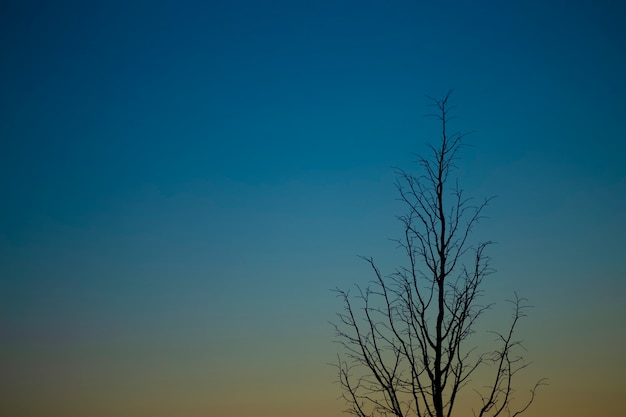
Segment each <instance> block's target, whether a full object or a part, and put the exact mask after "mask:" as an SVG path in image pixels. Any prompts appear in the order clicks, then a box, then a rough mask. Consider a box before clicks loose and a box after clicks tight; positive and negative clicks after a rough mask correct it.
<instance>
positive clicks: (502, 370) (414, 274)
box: [334, 92, 544, 417]
mask: <svg viewBox="0 0 626 417" xmlns="http://www.w3.org/2000/svg"><path fill="white" fill-rule="evenodd" d="M449 97H450V92H449V93H448V94H447V95H446V96H445V97H444V98H443V99H442V100H435V99H433V105H434V107H435V109H436V114H435V115H434V116H435V117H436V118H437V119H438V120H439V122H440V123H441V138H440V139H441V140H440V142H439V144H438V145H437V146H435V145H430V146H429V149H430V151H431V155H430V156H429V157H428V158H424V157H419V158H418V163H419V166H420V167H421V169H422V171H423V173H422V175H420V176H413V175H412V174H410V173H408V172H406V171H404V170H400V169H399V170H397V182H396V187H397V190H398V193H399V195H400V200H401V201H402V202H403V203H404V204H405V206H406V208H407V212H406V214H404V215H402V216H399V220H400V222H401V224H402V225H403V229H404V230H403V232H404V233H403V235H402V238H400V239H398V240H397V243H398V245H399V247H400V248H401V249H402V250H403V252H404V253H405V254H406V258H407V264H406V265H405V266H402V267H399V268H397V269H396V270H395V272H393V273H392V274H390V275H383V274H382V273H381V272H380V271H379V269H378V267H377V266H376V264H375V263H374V260H373V259H372V258H363V259H365V260H366V261H367V262H368V263H369V265H370V266H371V268H372V270H373V272H374V276H375V279H374V280H373V281H372V282H371V284H370V285H369V286H368V287H367V288H365V289H361V288H360V287H358V286H357V292H358V293H357V294H356V296H352V295H351V294H350V293H349V292H348V291H343V290H339V289H337V290H336V291H337V293H338V295H339V297H341V298H342V300H343V303H344V310H343V312H341V313H339V314H338V322H337V323H335V324H334V327H335V330H336V335H337V337H338V341H339V342H340V343H341V345H342V346H343V350H344V352H342V354H340V355H339V357H338V364H337V369H338V373H339V383H340V385H341V388H342V393H343V398H344V399H345V400H346V402H347V404H348V412H350V413H352V414H354V415H356V416H358V417H373V416H397V417H408V416H418V417H451V416H453V415H454V411H455V405H456V404H457V400H458V398H459V393H460V392H461V390H462V389H463V388H464V387H465V386H466V385H467V384H468V382H470V377H472V376H474V375H476V374H477V373H478V372H477V371H478V370H481V371H480V372H481V375H483V372H482V371H483V370H487V371H489V372H490V374H489V375H490V377H489V378H490V379H489V383H488V385H487V386H486V387H485V386H482V387H480V388H476V389H474V392H475V394H476V396H477V397H476V401H477V406H476V408H474V409H473V414H474V416H478V417H497V416H500V415H502V416H505V415H506V416H513V417H514V416H517V415H519V414H520V413H523V412H524V411H526V410H527V409H528V407H529V406H530V405H531V404H532V402H533V401H534V399H535V393H536V391H537V388H538V387H539V386H541V385H543V384H544V380H539V381H538V382H537V383H536V384H534V386H532V388H531V389H530V391H529V393H528V394H527V396H526V397H525V398H523V399H522V400H521V403H515V404H514V402H513V397H514V394H515V390H514V388H513V382H514V379H515V377H516V376H517V374H518V373H519V372H520V371H521V370H523V369H524V368H526V367H527V366H528V363H527V362H525V361H524V358H523V356H522V354H521V353H522V352H523V350H524V349H523V346H522V345H521V341H520V340H517V339H516V338H515V337H514V334H515V331H516V328H517V325H518V322H519V320H520V319H521V318H522V317H524V316H525V311H526V309H527V308H528V305H527V304H526V300H525V299H523V298H519V297H518V296H517V294H515V297H514V299H513V300H512V301H511V303H512V307H513V308H512V310H513V314H512V322H511V323H510V326H509V327H508V331H506V332H504V333H497V332H493V334H494V335H495V338H496V339H497V347H495V348H492V349H488V350H487V352H482V351H480V350H479V349H478V348H477V347H476V346H475V345H474V340H473V339H472V338H471V335H472V334H473V333H474V331H475V327H476V323H477V321H478V319H479V318H481V316H482V315H483V313H484V312H485V311H486V310H488V309H489V308H491V305H489V304H488V305H481V304H480V303H479V298H480V296H481V292H482V285H481V284H482V282H483V279H484V278H485V277H486V276H487V275H489V274H490V273H491V272H492V270H491V269H490V267H489V257H488V256H487V255H486V249H487V247H488V246H489V245H490V244H491V242H482V243H477V244H471V243H470V235H471V232H472V229H473V227H474V226H475V225H476V224H477V223H478V221H479V220H480V219H481V216H482V212H483V209H484V208H485V207H486V206H487V205H488V204H489V202H490V200H491V199H485V200H483V201H482V202H479V203H475V202H474V200H472V199H470V198H467V197H466V196H465V195H464V193H463V189H462V188H460V187H459V184H458V180H456V179H455V178H454V177H453V174H454V171H455V168H456V167H455V162H456V161H457V156H458V155H457V154H458V152H459V149H460V148H461V147H462V145H463V137H464V135H463V134H462V133H453V134H450V133H449V132H448V131H447V130H446V129H447V125H448V122H449V114H448V113H449V109H450V107H449V105H448V100H449ZM515 405H517V408H514V406H515ZM462 414H463V415H467V414H469V412H468V410H465V411H463V413H462Z"/></svg>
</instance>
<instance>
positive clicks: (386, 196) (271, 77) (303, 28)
mask: <svg viewBox="0 0 626 417" xmlns="http://www.w3.org/2000/svg"><path fill="white" fill-rule="evenodd" d="M625 21H626V3H624V2H623V1H619V0H616V1H605V0H596V1H591V0H590V1H576V0H572V1H552V0H524V1H521V0H520V1H474V2H470V1H445V2H437V1H421V0H414V1H368V0H361V1H348V0H345V1H343V0H334V1H325V0H316V1H296V0H291V1H237V0H230V1H215V0H212V1H205V2H200V1H198V2H192V1H176V2H174V1H171V2H166V1H105V2H91V1H75V2H68V1H55V2H46V1H17V0H15V1H13V0H10V1H3V2H2V4H1V5H0V59H1V65H0V414H1V415H3V416H14V417H41V416H46V417H79V416H81V417H85V416H88V417H114V416H116V417H117V416H119V417H201V416H242V417H248V416H249V417H252V416H255V417H291V416H299V417H320V416H328V417H339V416H341V415H342V410H343V409H344V403H343V402H342V401H341V400H339V399H338V397H339V396H340V394H341V393H340V391H339V390H340V387H339V385H338V384H337V383H335V381H336V375H335V370H334V369H333V368H332V367H331V366H329V365H328V364H329V363H333V362H334V361H335V360H336V354H337V352H339V349H340V346H339V345H337V344H336V343H334V340H335V337H334V333H333V329H332V327H331V326H330V325H329V323H328V322H329V321H331V320H333V319H334V317H335V314H336V313H337V312H338V311H340V309H341V308H342V305H341V302H340V300H339V299H337V298H336V297H335V295H334V294H333V293H332V291H331V289H332V288H335V287H340V288H344V289H348V288H350V287H351V286H352V285H353V284H354V283H358V284H361V285H366V284H367V282H368V281H369V280H371V279H372V278H373V276H372V275H371V274H370V270H369V269H368V266H367V264H366V263H365V262H364V261H362V260H361V259H359V258H358V255H364V256H373V257H374V258H375V259H376V260H377V262H378V264H379V266H380V268H381V270H382V271H383V272H392V270H393V268H394V267H395V266H397V265H398V262H401V261H402V257H401V256H400V254H399V253H398V252H397V251H396V249H395V245H394V244H393V242H391V241H390V240H389V239H390V238H395V237H398V235H399V233H401V232H402V228H401V225H400V223H399V222H398V221H397V220H396V219H395V216H397V215H399V214H402V213H403V211H402V210H403V208H402V206H401V205H400V204H399V203H398V201H397V200H396V198H397V196H396V193H395V189H394V185H393V184H394V173H393V167H402V168H405V169H407V170H410V169H417V166H416V165H415V164H414V161H415V156H414V153H418V154H422V153H424V152H426V150H427V148H426V146H425V145H426V143H428V142H436V141H437V140H438V130H439V126H438V125H437V123H436V120H434V119H432V118H428V117H423V116H424V115H425V114H427V113H429V112H430V111H431V108H429V107H428V104H429V99H428V98H427V96H433V97H442V96H444V95H445V94H446V92H447V91H448V90H449V89H454V92H453V93H452V96H451V102H452V104H453V105H454V106H455V107H454V109H453V113H454V115H455V116H456V118H455V119H454V120H453V121H452V122H451V126H450V128H451V129H452V130H454V131H466V132H469V131H471V132H472V133H471V134H470V135H468V136H467V142H468V143H470V144H471V145H472V146H471V147H466V148H464V150H463V153H462V155H461V157H462V159H460V160H459V161H458V165H459V171H458V173H459V181H460V183H461V185H462V186H463V187H464V188H465V189H466V192H467V193H468V194H470V195H473V196H476V197H477V198H482V197H487V196H492V195H497V196H498V197H497V198H496V199H494V200H493V202H492V204H491V205H490V206H489V207H488V209H487V210H486V214H487V216H488V218H487V219H484V220H483V221H481V223H480V225H479V227H478V228H477V229H476V234H475V237H476V239H477V240H480V239H482V240H485V239H490V240H493V241H496V242H497V245H494V246H493V247H492V248H491V250H490V255H491V257H492V265H493V267H494V268H495V269H497V273H496V274H493V275H491V276H489V278H488V280H487V281H486V285H485V299H486V300H488V301H493V302H496V303H497V304H496V306H495V308H494V310H493V311H492V312H491V313H490V314H489V315H487V316H485V320H486V321H485V325H487V327H489V326H488V325H489V324H493V326H494V327H495V328H498V326H499V325H500V324H501V320H500V318H502V317H508V314H509V312H508V310H507V308H508V307H507V305H506V302H505V301H504V300H506V299H507V298H510V297H512V295H513V292H514V291H517V292H518V293H519V294H520V295H521V296H524V297H527V298H528V299H529V300H530V301H529V302H530V304H532V305H533V306H534V308H533V309H532V310H531V311H530V312H529V317H527V318H526V319H525V321H524V322H522V324H521V327H520V333H519V335H520V337H521V338H523V339H524V340H525V346H526V348H527V349H528V352H527V354H526V356H527V358H528V359H529V360H532V361H533V362H534V364H533V366H532V367H531V368H529V369H528V371H527V372H526V374H525V376H524V377H523V378H522V379H521V380H520V382H519V385H518V388H519V389H520V392H519V396H520V397H521V396H523V395H524V394H525V393H526V388H528V386H529V385H530V384H531V383H532V381H534V380H536V379H538V378H541V377H547V378H549V384H550V385H549V386H548V387H545V388H544V389H543V390H542V391H540V395H539V397H538V399H537V401H536V403H535V405H534V408H532V409H531V410H530V411H529V412H528V413H526V414H525V416H527V417H543V416H556V417H561V416H562V417H565V416H567V417H583V416H585V417H588V416H591V415H596V416H605V417H621V416H623V415H624V414H623V413H624V411H623V410H624V404H623V401H624V395H626V383H625V382H624V375H626V357H625V356H624V353H623V351H624V346H625V345H626V325H625V323H626V303H625V302H624V295H625V294H626V241H625V238H624V237H625V236H626V163H625V162H624V161H625V159H626V75H625V74H626V25H625V23H624V22H625ZM484 337H485V340H491V339H492V338H493V335H489V334H485V335H484ZM478 382H479V381H477V383H478ZM474 405H475V406H476V405H477V403H475V404H474ZM466 415H472V414H471V404H469V403H468V405H467V408H466Z"/></svg>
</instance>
